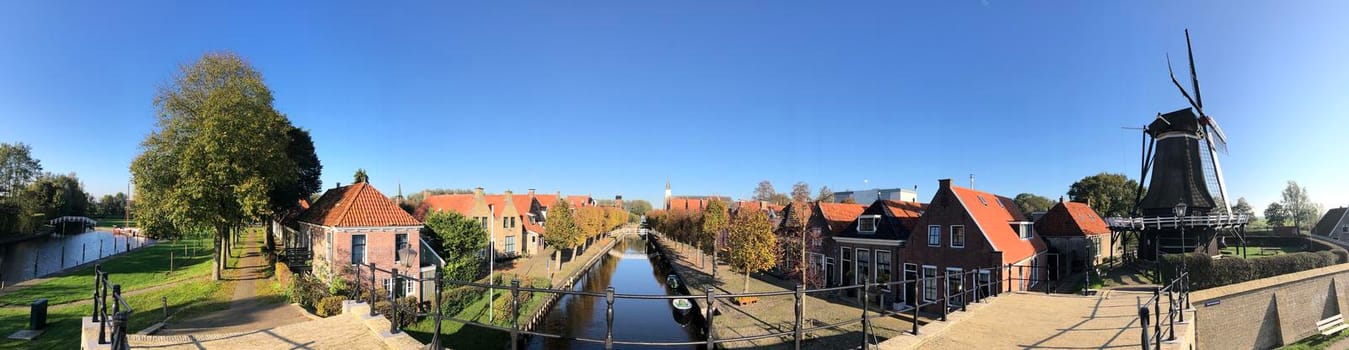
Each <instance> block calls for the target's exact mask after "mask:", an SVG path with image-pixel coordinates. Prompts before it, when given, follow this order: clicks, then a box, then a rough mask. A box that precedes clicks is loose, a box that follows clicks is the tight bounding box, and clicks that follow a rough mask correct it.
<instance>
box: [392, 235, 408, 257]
mask: <svg viewBox="0 0 1349 350" xmlns="http://www.w3.org/2000/svg"><path fill="white" fill-rule="evenodd" d="M407 247H408V234H406V233H399V234H395V235H393V261H403V256H402V255H403V250H404V249H407Z"/></svg>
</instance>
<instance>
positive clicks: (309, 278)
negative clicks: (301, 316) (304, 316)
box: [289, 274, 328, 308]
mask: <svg viewBox="0 0 1349 350" xmlns="http://www.w3.org/2000/svg"><path fill="white" fill-rule="evenodd" d="M290 282H291V283H290V288H289V289H290V293H289V294H290V301H291V302H292V303H298V304H300V305H303V306H305V307H311V308H312V307H314V306H315V305H317V304H318V302H319V299H322V298H323V297H326V296H328V286H326V285H324V284H323V282H320V281H319V280H318V278H315V277H314V276H313V275H309V274H298V275H295V276H294V278H292V279H291V281H290Z"/></svg>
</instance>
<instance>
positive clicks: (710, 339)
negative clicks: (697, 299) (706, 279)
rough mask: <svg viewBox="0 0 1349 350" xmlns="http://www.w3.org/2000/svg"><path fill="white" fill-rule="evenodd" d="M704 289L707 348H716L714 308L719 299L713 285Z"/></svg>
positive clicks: (713, 262)
mask: <svg viewBox="0 0 1349 350" xmlns="http://www.w3.org/2000/svg"><path fill="white" fill-rule="evenodd" d="M715 252H716V250H713V253H714V254H715ZM713 256H714V257H715V255H713ZM716 263H717V260H716V259H713V260H712V265H713V266H716ZM712 271H716V270H715V269H714V270H712ZM713 283H715V281H714V282H713ZM704 290H705V291H706V292H707V310H706V311H707V317H705V321H707V324H705V325H703V326H704V327H705V332H707V333H706V335H707V348H708V349H716V348H717V347H716V346H717V341H716V340H715V338H716V335H715V334H713V333H712V309H713V308H714V307H715V305H716V303H717V299H716V298H713V297H712V287H705V289H704Z"/></svg>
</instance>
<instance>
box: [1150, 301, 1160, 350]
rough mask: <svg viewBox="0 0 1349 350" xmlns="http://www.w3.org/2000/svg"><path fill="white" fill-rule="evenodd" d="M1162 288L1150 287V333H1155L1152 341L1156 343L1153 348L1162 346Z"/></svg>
mask: <svg viewBox="0 0 1349 350" xmlns="http://www.w3.org/2000/svg"><path fill="white" fill-rule="evenodd" d="M1161 295H1162V288H1161V287H1155V288H1153V289H1152V318H1153V319H1152V333H1153V334H1156V336H1155V337H1153V338H1154V339H1153V341H1154V342H1156V343H1157V345H1156V347H1155V349H1161V348H1162V298H1161Z"/></svg>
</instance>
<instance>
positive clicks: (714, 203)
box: [697, 198, 730, 267]
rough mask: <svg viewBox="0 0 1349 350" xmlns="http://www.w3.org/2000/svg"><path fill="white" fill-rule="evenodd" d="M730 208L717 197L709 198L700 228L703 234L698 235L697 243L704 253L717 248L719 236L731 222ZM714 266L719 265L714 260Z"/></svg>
mask: <svg viewBox="0 0 1349 350" xmlns="http://www.w3.org/2000/svg"><path fill="white" fill-rule="evenodd" d="M729 209H730V208H728V207H727V206H726V203H724V202H722V201H721V200H720V199H715V198H713V199H712V200H709V201H708V202H707V208H704V209H703V225H702V229H701V230H698V232H699V233H701V234H700V235H698V238H697V245H698V248H699V249H702V251H703V253H704V254H711V253H712V252H713V250H715V249H716V248H717V238H718V237H720V236H721V235H722V234H723V233H725V232H726V229H727V225H728V224H729V223H730V217H729V216H728V215H730V213H729ZM712 266H714V267H715V266H717V262H716V261H713V262H712Z"/></svg>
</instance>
